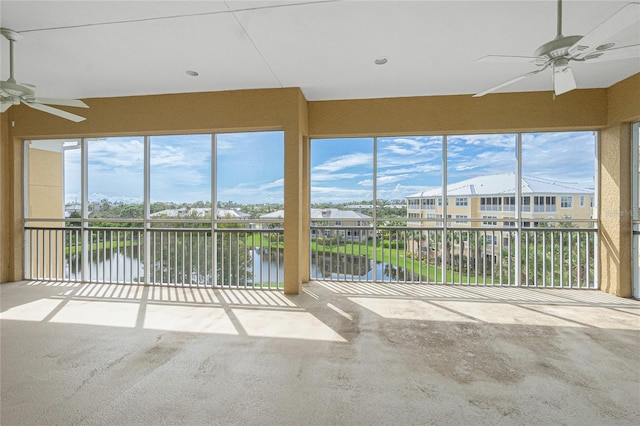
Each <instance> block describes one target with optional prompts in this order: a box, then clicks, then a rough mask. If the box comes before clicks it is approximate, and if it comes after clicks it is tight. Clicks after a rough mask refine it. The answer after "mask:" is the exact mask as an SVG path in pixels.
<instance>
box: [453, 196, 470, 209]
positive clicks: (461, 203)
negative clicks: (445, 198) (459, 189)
mask: <svg viewBox="0 0 640 426" xmlns="http://www.w3.org/2000/svg"><path fill="white" fill-rule="evenodd" d="M468 203H469V199H468V198H466V197H462V198H456V207H467V206H468Z"/></svg>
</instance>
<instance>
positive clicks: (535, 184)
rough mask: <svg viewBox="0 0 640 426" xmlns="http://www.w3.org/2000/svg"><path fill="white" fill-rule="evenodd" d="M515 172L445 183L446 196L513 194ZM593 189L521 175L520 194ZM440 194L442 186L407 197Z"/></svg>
mask: <svg viewBox="0 0 640 426" xmlns="http://www.w3.org/2000/svg"><path fill="white" fill-rule="evenodd" d="M515 192H516V175H515V173H499V174H494V175H484V176H476V177H473V178H471V179H466V180H463V181H460V182H456V183H452V184H449V185H447V196H467V197H468V196H473V195H502V194H515ZM592 193H593V189H591V188H586V187H584V186H582V185H579V184H576V183H568V182H561V181H552V180H548V179H543V178H537V177H532V176H522V194H592ZM441 194H442V187H439V188H435V189H430V190H428V191H422V192H418V193H416V194H412V195H409V196H407V198H422V197H435V196H439V195H441Z"/></svg>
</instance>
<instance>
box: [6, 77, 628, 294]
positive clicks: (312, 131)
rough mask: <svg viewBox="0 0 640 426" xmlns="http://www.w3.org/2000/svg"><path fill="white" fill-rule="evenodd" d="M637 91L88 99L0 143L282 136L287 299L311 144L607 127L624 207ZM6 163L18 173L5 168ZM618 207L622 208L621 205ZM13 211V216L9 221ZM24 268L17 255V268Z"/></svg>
mask: <svg viewBox="0 0 640 426" xmlns="http://www.w3.org/2000/svg"><path fill="white" fill-rule="evenodd" d="M638 88H640V75H635V76H633V77H631V78H630V79H628V80H627V81H624V82H621V83H619V84H617V85H615V86H614V87H612V88H610V89H591V90H575V91H572V92H569V93H567V94H564V95H562V96H560V97H558V98H557V99H556V100H555V101H554V100H553V99H552V95H551V93H550V92H534V93H512V94H493V95H487V96H484V97H481V98H472V97H471V96H434V97H415V98H392V99H370V100H344V101H322V102H307V101H306V100H305V99H304V97H303V96H302V94H301V92H300V90H299V89H297V88H288V89H265V90H244V91H229V92H214V93H192V94H177V95H158V96H140V97H125V98H103V99H88V100H86V102H87V103H88V104H89V105H90V109H88V110H86V111H82V112H83V114H84V115H85V116H86V117H87V120H86V121H84V122H81V123H77V124H76V123H70V122H67V121H65V120H61V119H59V118H57V117H53V116H49V115H46V114H42V113H40V112H38V111H33V110H30V109H27V108H23V107H12V108H11V110H10V111H11V114H12V117H13V119H14V120H15V127H14V128H12V134H10V135H8V134H6V132H3V133H2V138H3V140H2V143H3V144H4V143H9V144H11V145H12V146H15V145H16V144H18V143H19V141H20V140H21V139H22V138H52V137H72V136H76V137H77V136H108V135H125V134H161V133H174V132H180V133H183V132H211V131H234V130H238V131H241V130H242V131H244V130H253V129H256V130H258V129H260V130H265V129H283V130H284V131H285V209H286V211H287V215H286V218H285V259H286V260H285V292H287V293H295V292H298V291H299V289H300V284H301V283H302V281H303V280H306V279H308V266H307V264H308V256H309V248H308V238H309V236H308V235H307V232H306V229H307V228H308V224H309V221H308V211H307V210H308V209H307V207H308V205H309V174H308V173H309V170H308V161H309V159H308V157H309V148H308V138H310V137H330V136H359V135H368V136H372V135H399V134H443V133H445V134H456V133H486V132H504V131H540V130H583V129H603V136H602V138H601V143H600V154H601V156H603V158H605V160H604V161H603V165H602V166H601V170H602V169H606V170H607V173H608V175H607V176H610V177H607V178H605V179H602V176H601V185H604V187H603V188H604V189H603V191H601V196H602V193H604V192H607V193H609V192H611V191H613V192H618V198H619V199H620V200H622V199H624V198H627V199H628V198H629V195H630V184H627V183H625V182H626V181H628V182H630V173H627V169H626V166H624V165H620V162H621V161H622V160H623V158H626V160H625V161H627V162H628V163H629V162H630V155H629V154H628V152H627V151H625V150H626V149H627V147H628V145H629V142H628V141H623V140H622V139H624V138H626V137H627V136H628V135H625V133H624V132H623V131H622V130H621V128H624V126H626V125H627V123H628V122H629V121H630V120H632V119H634V117H636V118H638V117H640V105H638V102H637V99H639V97H638ZM3 122H4V120H3ZM7 139H8V140H7ZM605 141H606V143H605ZM621 149H622V150H621ZM0 152H1V151H0ZM20 156H21V154H20V153H19V150H18V151H16V152H12V153H11V152H10V153H9V156H8V157H9V158H4V157H3V158H2V167H3V169H2V179H3V185H5V186H9V187H10V188H11V189H12V190H16V188H17V189H18V192H20V191H19V188H20V185H21V176H22V175H21V158H20ZM616 161H617V163H616ZM12 164H13V165H15V166H16V167H14V169H15V170H9V169H7V168H6V167H5V166H7V165H9V166H11V165H12ZM616 164H618V165H616ZM629 164H630V163H629ZM625 174H626V177H624V176H623V175H625ZM601 175H602V173H601ZM7 179H9V183H8V185H7V184H6V181H7ZM625 179H626V181H625ZM11 200H12V205H10V206H8V207H4V206H3V208H2V210H3V215H2V216H1V220H2V223H1V224H0V225H2V226H4V225H5V224H7V222H11V221H12V222H11V223H10V224H9V225H11V224H14V225H15V224H18V225H17V226H14V227H11V226H9V228H10V229H11V231H10V235H9V240H10V244H9V245H13V246H15V245H16V244H17V243H16V241H20V239H21V229H20V227H19V226H20V223H21V215H22V213H21V199H20V197H19V196H16V195H15V194H14V195H13V197H12V198H11ZM601 201H602V200H601ZM607 202H608V199H607ZM622 204H623V203H622V201H620V203H619V205H620V206H621V207H623V205H622ZM601 205H602V204H601ZM4 213H9V214H4ZM290 213H291V214H290ZM12 214H13V215H14V218H10V216H11V215H12ZM601 225H602V226H603V227H604V228H603V229H604V231H605V232H607V233H608V235H609V236H610V237H611V238H610V241H611V245H610V250H609V251H607V250H601V254H604V255H605V257H604V259H612V258H613V257H610V255H611V256H613V255H614V254H615V251H616V250H617V251H618V252H619V251H620V250H622V251H623V252H624V253H623V254H620V253H618V255H617V256H618V258H624V259H626V257H627V256H628V257H629V259H630V252H631V250H630V247H627V245H626V240H624V238H623V237H620V238H619V237H617V234H616V232H617V233H625V232H626V228H625V226H626V225H623V224H622V222H620V221H615V220H614V221H611V222H608V221H605V220H603V221H602V222H601ZM628 239H629V241H630V234H629V238H628ZM602 244H604V243H602ZM3 250H4V248H3ZM0 259H4V256H0ZM288 259H295V261H293V262H292V261H291V260H288ZM21 261H22V259H21V254H20V253H18V254H17V255H16V257H15V259H14V260H13V263H14V264H16V262H17V263H19V262H21ZM0 262H5V263H6V261H5V260H0ZM603 262H604V261H603ZM626 262H627V261H626V260H623V261H622V262H620V261H619V262H617V263H613V262H611V263H610V269H608V270H609V271H611V272H610V273H608V274H607V275H605V274H604V273H603V272H602V270H603V269H604V268H601V272H602V275H601V283H602V287H603V289H605V290H607V291H610V292H612V293H615V294H620V295H625V294H626V292H625V291H623V290H622V289H623V288H624V287H625V286H628V282H626V281H625V280H626V278H625V272H624V271H623V270H622V269H623V268H625V267H627V266H629V267H630V265H629V264H628V263H626ZM10 267H11V266H10ZM5 268H6V264H2V265H0V270H4V269H5ZM14 276H15V274H14ZM605 281H606V282H605Z"/></svg>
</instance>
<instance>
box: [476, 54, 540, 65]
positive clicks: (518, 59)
mask: <svg viewBox="0 0 640 426" xmlns="http://www.w3.org/2000/svg"><path fill="white" fill-rule="evenodd" d="M539 59H540V58H538V57H536V56H508V55H487V56H483V57H482V58H480V59H477V60H476V62H496V63H505V62H507V63H520V64H529V63H535V62H536V61H538V60H539Z"/></svg>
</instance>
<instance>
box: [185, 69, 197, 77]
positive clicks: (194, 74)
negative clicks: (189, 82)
mask: <svg viewBox="0 0 640 426" xmlns="http://www.w3.org/2000/svg"><path fill="white" fill-rule="evenodd" d="M187 75H190V76H191V77H197V76H199V75H200V74H198V72H197V71H191V70H189V71H187Z"/></svg>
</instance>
